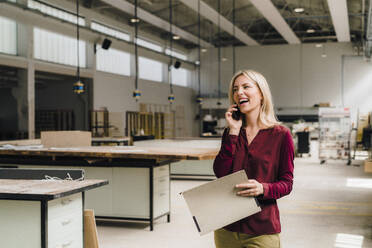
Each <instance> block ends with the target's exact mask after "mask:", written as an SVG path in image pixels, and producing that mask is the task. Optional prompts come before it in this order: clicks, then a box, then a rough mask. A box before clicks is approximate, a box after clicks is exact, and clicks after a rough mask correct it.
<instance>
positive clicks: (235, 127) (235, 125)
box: [225, 104, 243, 135]
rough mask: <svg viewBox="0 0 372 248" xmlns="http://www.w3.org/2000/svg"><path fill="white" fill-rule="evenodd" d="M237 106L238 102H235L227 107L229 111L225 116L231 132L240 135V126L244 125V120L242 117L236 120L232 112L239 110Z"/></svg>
mask: <svg viewBox="0 0 372 248" xmlns="http://www.w3.org/2000/svg"><path fill="white" fill-rule="evenodd" d="M237 107H238V105H237V104H233V105H231V106H230V107H229V108H228V109H227V112H226V113H225V118H226V121H227V124H228V126H229V134H232V135H239V132H240V128H241V127H242V125H243V121H242V119H241V118H240V119H239V120H235V119H234V118H232V113H233V112H234V111H237V110H238V108H237Z"/></svg>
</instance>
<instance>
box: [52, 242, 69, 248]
mask: <svg viewBox="0 0 372 248" xmlns="http://www.w3.org/2000/svg"><path fill="white" fill-rule="evenodd" d="M71 244H72V241H68V242H66V243H63V244H60V245H57V246H55V248H65V247H68V246H70V245H71Z"/></svg>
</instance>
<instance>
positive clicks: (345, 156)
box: [319, 108, 351, 165]
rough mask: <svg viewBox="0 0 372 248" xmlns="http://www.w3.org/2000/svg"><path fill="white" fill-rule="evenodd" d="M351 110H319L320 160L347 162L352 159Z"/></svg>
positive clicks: (349, 162) (323, 161) (321, 161)
mask: <svg viewBox="0 0 372 248" xmlns="http://www.w3.org/2000/svg"><path fill="white" fill-rule="evenodd" d="M350 130H351V122H350V110H349V108H319V159H320V163H321V164H323V163H325V162H326V160H328V159H337V160H347V164H348V165H350V164H351V157H350Z"/></svg>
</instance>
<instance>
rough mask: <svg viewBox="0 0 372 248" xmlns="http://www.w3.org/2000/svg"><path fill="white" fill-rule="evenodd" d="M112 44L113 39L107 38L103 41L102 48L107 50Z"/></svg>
mask: <svg viewBox="0 0 372 248" xmlns="http://www.w3.org/2000/svg"><path fill="white" fill-rule="evenodd" d="M110 46H111V40H109V39H106V38H105V39H104V40H103V42H102V48H103V49H105V50H107V49H109V48H110Z"/></svg>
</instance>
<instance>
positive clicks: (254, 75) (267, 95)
mask: <svg viewBox="0 0 372 248" xmlns="http://www.w3.org/2000/svg"><path fill="white" fill-rule="evenodd" d="M241 75H243V76H245V77H247V78H248V79H250V80H252V81H253V82H255V83H256V85H257V87H258V88H259V89H260V92H261V95H262V103H261V108H260V114H259V115H258V124H259V125H260V126H264V127H268V128H270V127H274V126H275V125H280V122H279V121H278V119H277V118H276V115H275V112H274V105H273V100H272V96H271V91H270V87H269V84H268V83H267V81H266V79H265V77H264V76H263V75H262V74H261V73H259V72H256V71H253V70H241V71H238V72H237V73H235V75H234V76H233V78H232V79H231V82H230V88H229V100H230V104H235V102H234V93H233V88H234V83H235V80H236V79H237V78H238V77H239V76H241Z"/></svg>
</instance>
